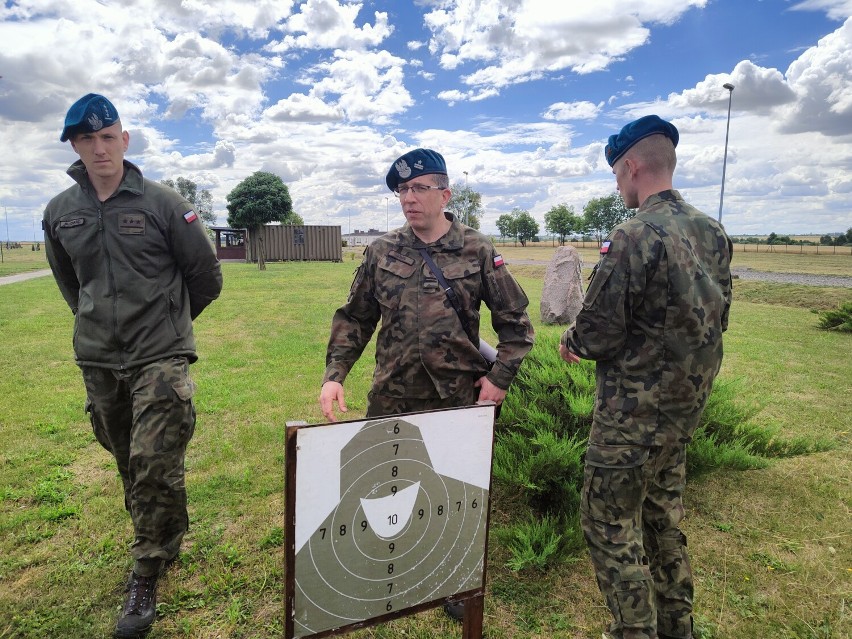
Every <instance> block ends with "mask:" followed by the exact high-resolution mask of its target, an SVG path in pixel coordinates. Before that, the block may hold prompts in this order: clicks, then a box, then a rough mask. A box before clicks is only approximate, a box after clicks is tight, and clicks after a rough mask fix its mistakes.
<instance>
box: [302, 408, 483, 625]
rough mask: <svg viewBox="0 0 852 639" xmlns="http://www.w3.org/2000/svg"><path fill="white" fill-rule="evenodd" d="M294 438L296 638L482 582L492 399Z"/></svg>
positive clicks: (307, 431) (313, 430) (321, 428)
mask: <svg viewBox="0 0 852 639" xmlns="http://www.w3.org/2000/svg"><path fill="white" fill-rule="evenodd" d="M295 437H296V446H295V464H296V469H295V491H294V492H293V493H291V494H295V499H294V501H295V504H294V507H293V509H292V512H293V516H294V519H295V525H294V527H293V530H294V542H293V543H294V547H295V548H294V555H293V556H294V566H293V568H292V570H293V572H294V577H295V589H294V593H293V594H294V596H293V602H292V605H291V606H290V608H291V611H290V612H291V615H292V618H293V624H292V625H293V634H292V636H293V637H310V636H313V635H317V634H320V633H328V631H332V630H334V629H337V628H344V627H346V626H350V625H353V624H358V623H361V622H365V621H368V620H370V619H374V618H377V617H382V616H392V615H396V614H399V613H401V611H403V610H405V609H407V608H412V607H415V606H419V605H422V604H427V603H429V602H433V601H436V600H440V599H444V598H446V597H450V596H452V595H455V594H458V593H464V592H469V591H472V590H477V589H481V588H484V580H485V550H486V544H487V528H488V508H489V488H490V484H491V460H492V448H493V438H494V406H493V405H487V406H469V407H465V408H459V409H451V410H441V411H432V412H427V413H415V414H408V415H402V416H397V417H381V418H376V419H372V420H363V421H353V422H342V423H337V424H322V425H317V426H310V427H301V428H299V429H298V431H297V432H296V434H295Z"/></svg>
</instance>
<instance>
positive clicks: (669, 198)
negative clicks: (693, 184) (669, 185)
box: [639, 189, 683, 211]
mask: <svg viewBox="0 0 852 639" xmlns="http://www.w3.org/2000/svg"><path fill="white" fill-rule="evenodd" d="M660 202H683V197H682V196H681V194H680V193H679V192H678V191H676V190H675V189H668V190H666V191H660V192H659V193H654V195H649V196H648V197H647V198H646V200H645V201H644V202H642V205H641V206H640V207H639V211H645V210H647V209H650V208H651V207H653V206H654V205H656V204H659V203H660Z"/></svg>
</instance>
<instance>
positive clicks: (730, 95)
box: [719, 82, 734, 223]
mask: <svg viewBox="0 0 852 639" xmlns="http://www.w3.org/2000/svg"><path fill="white" fill-rule="evenodd" d="M722 87H723V88H725V89H727V90H728V124H727V125H726V126H725V156H724V158H723V159H722V192H721V193H720V194H719V222H720V223H721V221H722V202H723V201H724V199H725V169H726V168H727V166H728V133H730V131H731V102H732V101H733V98H734V85H733V84H731V83H730V82H726V83H725V84H723V85H722Z"/></svg>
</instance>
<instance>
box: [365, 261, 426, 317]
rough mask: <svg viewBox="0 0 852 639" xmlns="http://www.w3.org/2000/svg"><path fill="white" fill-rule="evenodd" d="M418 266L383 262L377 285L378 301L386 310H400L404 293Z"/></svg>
mask: <svg viewBox="0 0 852 639" xmlns="http://www.w3.org/2000/svg"><path fill="white" fill-rule="evenodd" d="M415 270H417V264H416V263H412V264H409V263H408V262H402V261H399V260H382V262H381V263H380V264H379V271H378V273H377V277H376V283H375V295H376V300H377V301H378V302H379V304H381V305H382V306H383V307H384V308H385V309H388V310H391V311H395V310H396V309H397V308H399V302H400V299H401V298H402V293H403V291H404V290H405V288H406V287H407V286H409V280H410V278H411V276H412V275H414V271H415Z"/></svg>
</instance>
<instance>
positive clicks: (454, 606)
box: [444, 601, 464, 621]
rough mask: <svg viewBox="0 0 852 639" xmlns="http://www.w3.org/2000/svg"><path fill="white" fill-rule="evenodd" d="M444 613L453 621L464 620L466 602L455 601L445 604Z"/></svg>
mask: <svg viewBox="0 0 852 639" xmlns="http://www.w3.org/2000/svg"><path fill="white" fill-rule="evenodd" d="M444 614H446V615H447V616H448V617H449V618H450V619H452V620H453V621H464V602H463V601H455V602H452V603H451V602H449V601H448V602H447V603H445V604H444Z"/></svg>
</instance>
